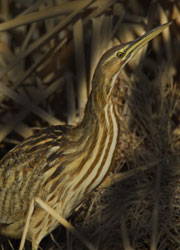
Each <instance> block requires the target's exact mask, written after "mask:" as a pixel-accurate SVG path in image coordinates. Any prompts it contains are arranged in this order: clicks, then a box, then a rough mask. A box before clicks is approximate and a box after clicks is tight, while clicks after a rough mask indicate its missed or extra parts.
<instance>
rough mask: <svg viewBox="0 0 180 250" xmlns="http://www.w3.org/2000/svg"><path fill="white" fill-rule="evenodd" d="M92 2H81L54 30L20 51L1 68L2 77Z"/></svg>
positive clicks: (87, 0)
mask: <svg viewBox="0 0 180 250" xmlns="http://www.w3.org/2000/svg"><path fill="white" fill-rule="evenodd" d="M91 3H92V0H86V1H83V3H81V4H80V6H79V7H78V8H77V9H75V10H74V11H73V12H72V13H71V14H69V15H68V16H67V17H66V18H64V19H63V20H62V22H61V23H59V24H58V25H56V26H55V27H54V29H53V30H51V31H50V32H48V33H47V34H45V35H44V36H43V37H41V38H40V39H39V40H38V41H36V42H34V43H33V44H31V46H30V47H29V48H28V49H27V50H26V51H24V53H23V54H21V53H20V54H19V55H17V56H16V57H15V58H14V60H12V62H11V63H10V64H9V65H8V66H7V67H5V68H4V69H3V70H1V72H0V78H1V77H3V76H4V75H5V74H6V73H7V72H8V71H9V70H10V69H11V68H12V67H13V66H15V65H16V64H18V63H19V62H20V61H21V60H23V59H24V58H25V57H26V56H28V55H30V54H31V53H33V52H34V51H35V50H37V49H38V48H40V47H41V46H43V45H44V44H45V43H46V42H48V41H49V40H50V39H51V38H52V37H53V36H55V35H57V34H58V32H60V30H62V29H63V28H64V27H66V26H67V25H68V24H70V23H71V21H72V20H73V19H74V18H75V16H77V15H78V14H79V13H80V12H81V11H82V9H84V8H85V7H87V6H88V5H89V4H91Z"/></svg>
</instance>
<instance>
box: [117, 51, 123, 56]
mask: <svg viewBox="0 0 180 250" xmlns="http://www.w3.org/2000/svg"><path fill="white" fill-rule="evenodd" d="M116 55H117V57H119V58H122V57H123V56H124V52H122V51H119V52H117V54H116Z"/></svg>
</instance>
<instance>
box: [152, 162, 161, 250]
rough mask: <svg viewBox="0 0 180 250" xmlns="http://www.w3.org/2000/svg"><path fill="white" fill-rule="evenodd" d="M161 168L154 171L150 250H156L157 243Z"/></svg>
mask: <svg viewBox="0 0 180 250" xmlns="http://www.w3.org/2000/svg"><path fill="white" fill-rule="evenodd" d="M161 172H162V166H160V165H159V166H158V167H157V170H156V184H155V188H154V207H153V212H152V236H151V250H156V249H157V243H158V224H159V205H160V204H159V201H160V185H161V177H162V175H161V174H162V173H161Z"/></svg>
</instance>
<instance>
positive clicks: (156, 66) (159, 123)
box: [0, 0, 180, 250]
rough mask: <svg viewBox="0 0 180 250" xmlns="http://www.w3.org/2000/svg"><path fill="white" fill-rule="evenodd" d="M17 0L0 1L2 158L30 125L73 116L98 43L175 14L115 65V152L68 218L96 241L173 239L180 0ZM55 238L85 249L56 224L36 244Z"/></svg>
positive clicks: (135, 244)
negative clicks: (108, 168) (119, 69)
mask: <svg viewBox="0 0 180 250" xmlns="http://www.w3.org/2000/svg"><path fill="white" fill-rule="evenodd" d="M24 2H25V1H20V0H19V1H15V0H14V1H11V2H10V3H9V2H8V1H6V0H2V1H1V3H0V4H1V8H0V9H1V12H0V19H1V21H2V24H0V31H3V32H1V33H0V141H1V145H0V154H1V155H0V157H1V158H2V156H3V155H4V154H5V153H6V152H7V151H8V150H9V149H10V148H12V147H13V146H14V145H15V144H17V143H18V142H20V141H21V140H23V139H24V138H26V137H28V136H30V135H31V134H32V133H34V130H36V129H37V128H38V127H43V126H47V125H55V124H65V123H68V124H73V125H75V124H77V123H78V122H79V121H80V119H81V118H82V116H83V110H84V106H85V103H86V100H87V96H88V94H89V92H90V89H91V79H92V74H93V71H94V69H95V67H96V64H97V62H98V60H99V57H100V56H101V55H102V53H103V52H104V51H105V50H107V49H108V48H109V47H112V46H113V45H115V44H118V43H119V42H127V41H129V40H132V39H135V38H136V37H137V36H139V35H141V34H142V33H144V32H145V31H146V30H149V29H150V28H152V27H155V26H157V25H159V24H162V23H164V22H167V21H168V20H172V19H175V21H174V23H173V25H172V26H171V27H170V30H167V31H166V32H163V34H162V35H161V36H159V37H157V38H156V39H154V40H153V41H152V43H151V45H150V46H149V47H148V50H147V48H145V49H144V50H143V51H142V52H141V53H139V55H138V56H137V57H136V58H134V60H132V61H131V62H130V63H129V64H128V66H127V67H126V68H125V70H124V71H123V73H122V74H121V76H120V78H119V80H118V82H117V87H116V89H115V91H114V98H115V100H116V103H117V108H118V110H119V121H120V124H121V138H120V142H119V147H118V149H117V154H116V162H115V164H114V166H113V169H112V172H111V174H110V176H109V177H108V178H107V179H106V180H105V182H104V183H102V185H101V186H100V187H99V188H98V190H96V191H95V192H93V193H92V194H91V195H90V196H89V197H88V198H87V200H86V201H85V202H84V203H83V204H82V205H81V206H80V207H79V208H78V209H77V211H76V213H75V215H73V216H72V218H71V223H72V224H73V225H74V226H75V227H76V228H77V229H78V230H79V232H83V234H84V235H86V237H87V238H88V240H89V241H90V242H92V243H93V245H95V246H96V247H97V249H101V250H109V249H113V250H121V249H126V250H128V249H138V250H140V249H151V250H155V249H158V250H163V249H164V250H165V249H171V250H177V249H180V198H179V197H180V170H179V169H180V168H179V166H180V77H179V76H180V73H179V46H180V44H179V43H180V33H179V25H180V4H179V2H178V1H177V2H175V1H174V2H173V1H165V0H164V1H163V0H161V1H157V2H154V1H140V0H129V1H125V2H124V3H123V2H122V3H120V2H119V1H115V0H114V1H112V0H98V1H97V0H96V1H91V0H82V1H80V0H76V1H61V0H56V1H45V0H41V1H26V3H24ZM146 51H147V53H146V56H144V55H145V52H146ZM53 237H54V239H55V243H54V240H52V238H53ZM56 243H58V244H59V249H68V250H70V249H72V250H74V249H77V250H81V249H85V248H84V246H83V245H81V243H80V241H79V240H78V239H77V238H75V236H73V235H71V234H69V233H68V232H67V233H66V232H65V230H63V229H62V228H60V229H57V230H56V231H55V233H54V234H53V236H52V237H51V238H50V237H47V238H45V239H44V240H43V242H42V249H44V250H45V249H57V246H56ZM10 244H12V246H10ZM10 244H9V243H8V242H7V240H6V239H2V241H1V244H0V245H1V248H2V249H13V247H14V248H15V249H18V248H17V245H18V244H19V242H15V241H12V243H10Z"/></svg>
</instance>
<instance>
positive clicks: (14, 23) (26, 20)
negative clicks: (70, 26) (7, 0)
mask: <svg viewBox="0 0 180 250" xmlns="http://www.w3.org/2000/svg"><path fill="white" fill-rule="evenodd" d="M83 3H84V0H80V1H73V2H67V3H63V4H60V5H59V6H55V7H49V8H47V9H42V10H39V11H37V12H34V13H31V14H27V15H24V14H23V15H20V16H19V17H17V18H15V19H13V20H10V21H7V22H4V23H1V24H0V32H1V31H5V30H9V29H13V28H17V27H19V26H22V25H26V24H30V23H33V22H38V21H41V20H44V19H48V18H52V17H56V16H59V15H65V14H69V13H71V12H72V11H73V10H74V9H78V8H82V7H81V6H82V4H83ZM83 5H84V4H83ZM85 5H86V4H85Z"/></svg>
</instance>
